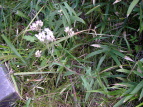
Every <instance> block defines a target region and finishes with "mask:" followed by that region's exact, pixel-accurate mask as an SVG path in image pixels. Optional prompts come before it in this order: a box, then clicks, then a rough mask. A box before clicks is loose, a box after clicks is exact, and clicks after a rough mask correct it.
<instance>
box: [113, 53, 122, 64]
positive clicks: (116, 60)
mask: <svg viewBox="0 0 143 107" xmlns="http://www.w3.org/2000/svg"><path fill="white" fill-rule="evenodd" d="M110 55H111V57H112V58H113V60H114V61H115V62H116V64H117V65H118V66H121V63H120V61H119V59H118V58H117V56H116V55H115V54H113V53H112V52H110Z"/></svg>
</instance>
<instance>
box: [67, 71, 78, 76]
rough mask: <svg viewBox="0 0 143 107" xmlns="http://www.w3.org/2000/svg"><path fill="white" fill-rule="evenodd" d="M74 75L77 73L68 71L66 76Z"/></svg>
mask: <svg viewBox="0 0 143 107" xmlns="http://www.w3.org/2000/svg"><path fill="white" fill-rule="evenodd" d="M72 74H76V73H75V72H72V71H67V72H66V73H65V74H64V76H69V75H72Z"/></svg>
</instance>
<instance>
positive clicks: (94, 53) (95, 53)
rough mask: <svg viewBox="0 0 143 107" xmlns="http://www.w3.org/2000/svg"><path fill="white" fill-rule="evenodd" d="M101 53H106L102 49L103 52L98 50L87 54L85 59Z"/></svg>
mask: <svg viewBox="0 0 143 107" xmlns="http://www.w3.org/2000/svg"><path fill="white" fill-rule="evenodd" d="M103 52H106V50H105V49H103V50H98V51H95V52H92V53H90V54H88V55H87V56H86V58H85V59H87V58H90V57H92V56H94V55H97V54H101V53H103Z"/></svg>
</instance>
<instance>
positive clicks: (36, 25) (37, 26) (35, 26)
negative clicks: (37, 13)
mask: <svg viewBox="0 0 143 107" xmlns="http://www.w3.org/2000/svg"><path fill="white" fill-rule="evenodd" d="M42 26H43V22H42V21H41V20H37V21H36V22H34V23H32V25H30V29H31V30H34V31H39V30H40V29H41V27H42Z"/></svg>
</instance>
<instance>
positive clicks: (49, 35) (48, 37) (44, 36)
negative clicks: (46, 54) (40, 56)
mask: <svg viewBox="0 0 143 107" xmlns="http://www.w3.org/2000/svg"><path fill="white" fill-rule="evenodd" d="M35 36H36V37H37V38H38V39H39V40H40V41H41V42H45V41H48V42H53V41H55V40H56V39H55V37H54V35H53V32H52V31H51V30H50V29H49V28H45V29H44V30H43V31H42V32H40V33H39V34H35Z"/></svg>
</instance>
